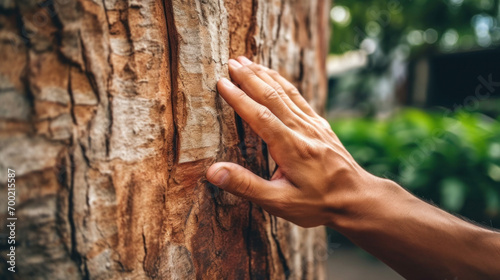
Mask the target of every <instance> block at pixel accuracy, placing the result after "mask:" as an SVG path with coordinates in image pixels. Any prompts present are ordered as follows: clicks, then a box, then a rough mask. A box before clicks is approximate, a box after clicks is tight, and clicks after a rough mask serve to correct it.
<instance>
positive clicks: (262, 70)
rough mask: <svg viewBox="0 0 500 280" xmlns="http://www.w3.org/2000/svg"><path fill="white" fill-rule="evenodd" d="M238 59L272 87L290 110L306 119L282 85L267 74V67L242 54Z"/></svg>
mask: <svg viewBox="0 0 500 280" xmlns="http://www.w3.org/2000/svg"><path fill="white" fill-rule="evenodd" d="M238 61H239V62H241V63H242V64H244V65H246V66H247V67H248V68H250V70H252V71H253V72H254V73H255V75H257V76H258V77H259V78H260V79H261V80H263V81H264V82H266V83H267V84H268V85H270V86H271V87H273V88H274V90H276V92H277V93H278V95H279V96H280V97H281V99H282V100H283V102H285V104H286V105H287V106H288V108H290V110H291V111H292V112H294V113H295V114H296V115H297V116H299V117H300V118H302V119H303V120H306V121H307V115H306V114H305V113H304V112H303V111H302V110H301V109H300V108H299V107H298V106H297V105H296V104H295V103H294V102H293V101H292V100H291V99H290V97H289V96H288V95H287V94H286V92H285V90H284V89H283V87H282V86H281V85H280V84H279V83H278V82H276V81H275V80H274V79H273V78H272V77H271V76H269V74H268V73H267V71H268V70H269V69H268V68H267V67H264V66H262V65H260V64H257V63H253V62H252V61H250V60H249V59H248V58H246V57H244V56H240V57H238Z"/></svg>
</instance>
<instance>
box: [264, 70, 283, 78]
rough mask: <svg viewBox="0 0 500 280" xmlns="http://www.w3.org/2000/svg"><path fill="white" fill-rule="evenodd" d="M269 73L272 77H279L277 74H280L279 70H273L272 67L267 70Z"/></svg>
mask: <svg viewBox="0 0 500 280" xmlns="http://www.w3.org/2000/svg"><path fill="white" fill-rule="evenodd" d="M267 74H268V75H269V76H271V77H277V76H279V75H280V74H279V73H278V72H277V71H275V70H272V69H269V70H267Z"/></svg>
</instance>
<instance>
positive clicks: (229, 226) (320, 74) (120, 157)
mask: <svg viewBox="0 0 500 280" xmlns="http://www.w3.org/2000/svg"><path fill="white" fill-rule="evenodd" d="M328 3H329V1H326V0H316V1H305V0H304V1H291V0H282V1H280V0H275V1H264V0H253V1H238V0H226V1H224V0H219V1H203V0H201V1H200V0H184V1H181V0H172V1H165V2H163V1H152V0H148V1H139V0H135V1H134V0H129V1H126V0H103V1H101V0H99V1H84V0H53V1H36V0H19V1H17V0H15V1H14V0H10V1H9V0H2V1H0V63H1V64H0V158H1V162H0V182H1V184H2V185H1V187H0V192H1V195H0V206H1V207H0V213H1V216H0V218H1V219H2V224H4V221H5V220H6V208H7V206H6V205H7V199H6V193H7V189H6V183H5V182H6V179H7V175H6V174H7V171H6V170H7V168H8V167H10V168H13V169H15V170H16V175H17V176H16V183H17V192H16V195H17V204H16V210H17V212H16V215H17V217H18V222H17V223H18V224H17V225H18V226H17V228H16V231H17V244H16V245H17V249H16V250H17V251H16V253H17V263H16V270H17V272H16V273H11V272H8V271H6V270H5V269H6V264H5V261H4V260H3V261H2V264H1V266H2V269H3V271H2V272H1V273H2V275H1V277H0V278H2V279H9V278H14V279H81V278H83V279H149V278H154V279H267V278H271V279H284V278H287V279H323V278H324V267H323V257H324V252H325V236H324V229H323V228H316V229H308V230H306V229H302V228H299V227H297V226H295V225H292V224H290V223H288V222H286V221H284V220H281V219H278V218H276V217H273V216H270V215H269V214H267V213H266V212H264V211H263V210H262V209H261V208H259V207H258V206H256V205H253V204H251V203H249V202H247V201H244V200H242V199H239V198H237V197H235V196H232V195H230V194H228V193H225V192H222V191H219V190H218V189H217V188H215V187H211V186H210V185H208V184H207V183H206V180H205V178H204V173H205V171H206V169H207V168H208V167H209V166H210V164H212V163H213V162H216V161H222V160H224V161H233V162H238V163H240V164H242V165H244V166H245V167H247V168H249V169H251V170H252V171H254V172H255V173H257V174H260V175H262V176H264V177H267V176H269V170H272V168H273V166H272V165H273V164H272V160H271V159H269V158H268V154H267V149H266V146H265V144H264V143H263V142H262V141H261V140H260V139H259V138H258V137H256V135H255V134H254V133H253V132H252V131H251V130H250V129H249V127H248V126H247V125H246V124H245V123H244V122H242V120H241V119H240V118H239V117H238V116H235V114H234V111H233V110H232V109H231V108H230V107H229V106H228V105H227V104H226V103H225V101H224V100H222V99H221V98H220V97H219V95H218V94H217V92H216V88H215V84H216V81H217V80H218V79H219V78H220V77H224V76H226V77H227V61H228V59H229V58H230V57H236V56H238V55H246V56H248V57H251V58H253V59H254V60H256V61H258V62H260V63H262V64H265V65H268V66H270V67H271V68H274V69H276V70H279V72H281V73H282V74H283V75H284V76H285V77H287V78H288V79H290V80H291V81H293V82H295V83H296V84H297V86H298V87H299V89H300V90H301V91H302V93H303V94H304V95H305V96H306V97H307V99H308V100H309V101H310V103H311V104H312V105H313V106H314V107H315V108H316V109H318V110H320V109H321V108H322V105H323V102H324V98H325V92H326V90H325V87H326V81H325V72H324V58H325V57H324V56H325V54H326V49H325V48H326V45H327V44H326V42H327V38H326V36H327V28H328V24H327V12H328V7H327V6H328ZM1 232H2V233H3V234H5V233H6V228H5V226H3V227H2V229H1ZM5 250H6V247H5V244H2V254H1V256H2V258H4V259H5V258H6V257H5V254H6V251H5Z"/></svg>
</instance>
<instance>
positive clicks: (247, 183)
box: [206, 162, 283, 204]
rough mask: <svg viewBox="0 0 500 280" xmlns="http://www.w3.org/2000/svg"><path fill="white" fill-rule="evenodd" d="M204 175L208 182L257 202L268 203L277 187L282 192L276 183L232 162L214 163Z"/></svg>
mask: <svg viewBox="0 0 500 280" xmlns="http://www.w3.org/2000/svg"><path fill="white" fill-rule="evenodd" d="M206 176H207V179H208V181H209V182H210V183H212V184H214V185H216V186H218V187H219V188H221V189H223V190H225V191H228V192H230V193H232V194H234V195H237V196H239V197H243V198H245V199H248V200H250V201H252V202H255V203H257V204H268V203H269V202H270V201H272V199H271V197H276V193H275V192H276V191H278V189H279V190H280V191H281V192H283V190H282V189H283V188H281V187H279V186H278V185H277V184H275V183H273V182H271V181H268V180H264V179H262V178H261V177H259V176H257V175H255V174H254V173H252V172H251V171H249V170H248V169H245V168H243V167H242V166H240V165H238V164H234V163H229V162H218V163H215V164H213V165H212V166H210V168H209V169H208V170H207V175H206ZM282 195H283V194H282V193H281V194H280V196H282Z"/></svg>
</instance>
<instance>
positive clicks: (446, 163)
mask: <svg viewBox="0 0 500 280" xmlns="http://www.w3.org/2000/svg"><path fill="white" fill-rule="evenodd" d="M331 125H332V127H333V129H334V131H335V132H336V133H337V135H338V136H339V138H340V140H341V141H342V143H343V144H344V145H345V146H346V148H347V150H349V152H350V153H351V154H352V156H353V157H354V158H355V159H356V160H357V161H358V162H359V163H360V164H361V165H362V166H363V167H364V168H365V169H367V170H368V171H370V172H371V173H373V174H375V175H378V176H381V177H386V178H389V179H392V180H395V181H397V182H398V183H400V184H401V185H402V186H403V187H405V188H407V189H409V190H410V191H412V192H413V193H415V194H416V195H418V196H420V197H422V198H424V199H426V200H431V201H432V202H434V203H436V204H438V205H439V206H441V207H443V208H444V209H446V210H448V211H451V212H454V213H458V214H461V215H463V216H465V217H468V218H470V219H473V220H475V221H478V222H482V223H485V224H487V225H492V226H496V227H499V226H500V225H499V224H498V223H500V121H499V120H495V119H491V118H488V117H486V116H484V115H481V114H478V113H467V112H457V113H444V112H441V113H439V112H433V113H429V112H425V111H421V110H416V109H406V110H404V111H402V112H400V113H398V114H396V115H395V116H392V117H390V118H388V119H385V120H375V119H363V118H358V119H345V120H333V121H331ZM389 203H390V200H389Z"/></svg>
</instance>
